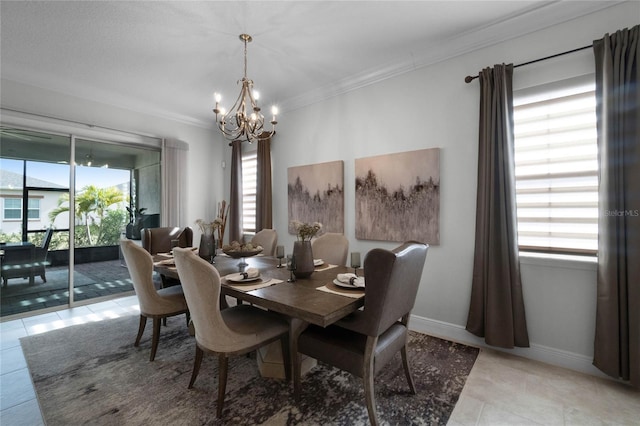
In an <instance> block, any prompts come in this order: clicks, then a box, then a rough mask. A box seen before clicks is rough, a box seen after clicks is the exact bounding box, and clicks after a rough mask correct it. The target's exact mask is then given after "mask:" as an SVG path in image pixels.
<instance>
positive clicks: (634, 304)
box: [593, 25, 640, 387]
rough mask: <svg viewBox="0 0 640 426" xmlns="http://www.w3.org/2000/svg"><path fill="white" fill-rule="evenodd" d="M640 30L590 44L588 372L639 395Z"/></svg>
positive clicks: (635, 28) (638, 27) (639, 27)
mask: <svg viewBox="0 0 640 426" xmlns="http://www.w3.org/2000/svg"><path fill="white" fill-rule="evenodd" d="M639 31H640V26H638V25H636V26H635V27H633V28H632V29H631V30H628V29H625V30H622V31H617V32H616V33H615V34H612V35H609V34H606V35H605V36H604V38H603V39H601V40H595V41H594V42H593V50H594V54H595V61H596V99H597V106H596V112H597V116H598V161H599V173H600V175H599V190H598V191H599V192H598V197H599V198H598V201H599V203H600V212H599V213H600V214H599V219H598V295H597V307H596V334H595V343H594V358H593V364H594V365H595V366H596V367H598V368H599V369H600V370H602V371H604V372H605V373H606V374H608V375H610V376H613V377H615V378H621V379H624V380H629V381H630V382H631V384H632V385H633V386H635V387H640V107H639V105H638V103H639V102H640V101H639V100H640V86H638V82H639V81H640V79H639V78H638V74H639V73H640V71H639V68H638V56H640V50H639V49H640V48H639V43H638V38H639V35H638V32H639Z"/></svg>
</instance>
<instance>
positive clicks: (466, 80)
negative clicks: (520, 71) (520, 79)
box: [464, 44, 593, 83]
mask: <svg viewBox="0 0 640 426" xmlns="http://www.w3.org/2000/svg"><path fill="white" fill-rule="evenodd" d="M591 47H593V44H590V45H588V46H582V47H578V48H577V49H572V50H567V51H566V52H562V53H556V54H555V55H551V56H545V57H544V58H540V59H534V60H533V61H529V62H525V63H522V64H518V65H514V66H513V67H514V68H518V67H523V66H525V65H530V64H535V63H536V62H541V61H546V60H547V59H551V58H555V57H558V56H562V55H568V54H569V53H573V52H579V51H581V50H585V49H589V48H591ZM479 76H480V75H479V74H478V75H475V76H470V75H468V76H466V77H465V78H464V81H465V83H471V82H472V81H473V80H475V79H476V78H478V77H479Z"/></svg>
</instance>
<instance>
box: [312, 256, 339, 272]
mask: <svg viewBox="0 0 640 426" xmlns="http://www.w3.org/2000/svg"><path fill="white" fill-rule="evenodd" d="M337 266H338V265H333V264H331V263H328V262H325V261H324V260H323V259H313V268H314V270H316V271H324V270H327V269H331V268H336V267H337Z"/></svg>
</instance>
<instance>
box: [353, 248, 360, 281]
mask: <svg viewBox="0 0 640 426" xmlns="http://www.w3.org/2000/svg"><path fill="white" fill-rule="evenodd" d="M360 266H362V265H361V264H360V253H359V252H357V251H354V252H352V253H351V267H352V268H353V273H354V274H355V276H356V277H357V276H358V268H359V267H360Z"/></svg>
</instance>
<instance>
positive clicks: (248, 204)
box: [242, 151, 258, 234]
mask: <svg viewBox="0 0 640 426" xmlns="http://www.w3.org/2000/svg"><path fill="white" fill-rule="evenodd" d="M257 178H258V154H257V152H256V151H253V152H248V153H244V154H243V155H242V233H243V234H255V232H256V193H257V181H258V179H257Z"/></svg>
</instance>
